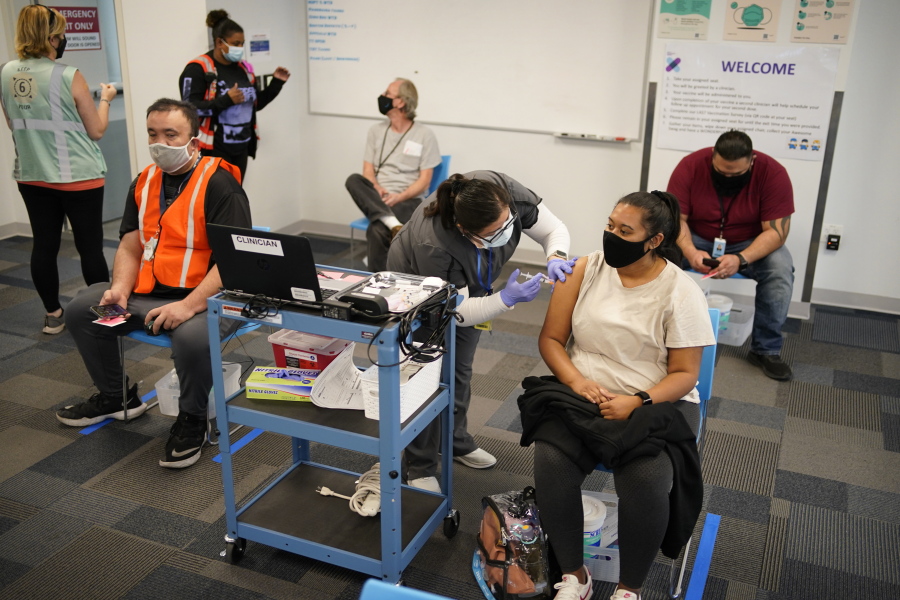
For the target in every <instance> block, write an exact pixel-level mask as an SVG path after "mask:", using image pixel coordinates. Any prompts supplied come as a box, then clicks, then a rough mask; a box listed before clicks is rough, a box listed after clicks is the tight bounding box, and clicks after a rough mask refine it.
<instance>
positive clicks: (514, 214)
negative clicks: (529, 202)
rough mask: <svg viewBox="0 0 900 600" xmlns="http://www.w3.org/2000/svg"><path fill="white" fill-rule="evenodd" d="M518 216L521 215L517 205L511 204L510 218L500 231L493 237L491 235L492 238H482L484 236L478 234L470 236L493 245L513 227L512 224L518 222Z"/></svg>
mask: <svg viewBox="0 0 900 600" xmlns="http://www.w3.org/2000/svg"><path fill="white" fill-rule="evenodd" d="M517 216H519V213H518V211H516V204H515V202H511V203H510V205H509V218H508V220H507V222H506V224H505V225H504V226H503V227H501V228H500V229H498V230H497V231H495V232H494V233H493V235H491V236H490V237H482V236H480V235H478V234H477V233H472V234H470V235H471V236H472V237H476V238H478V239H479V240H481V241H482V242H487V243H488V244H491V243H493V241H494V240H497V239H500V236H502V235H503V233H504V232H505V231H506V230H507V229H509V228H510V227H512V224H513V223H515V222H516V217H517Z"/></svg>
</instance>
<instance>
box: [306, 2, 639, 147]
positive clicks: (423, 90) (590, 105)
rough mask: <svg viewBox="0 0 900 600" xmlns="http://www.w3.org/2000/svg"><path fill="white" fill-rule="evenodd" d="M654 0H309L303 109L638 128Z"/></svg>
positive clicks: (441, 120) (596, 129)
mask: <svg viewBox="0 0 900 600" xmlns="http://www.w3.org/2000/svg"><path fill="white" fill-rule="evenodd" d="M652 6H653V1H652V0H440V1H439V0H377V1H372V0H308V1H307V41H308V58H309V102H310V111H311V112H313V113H316V114H326V115H344V116H356V117H378V116H379V114H378V110H377V103H376V98H377V96H378V95H379V94H381V93H382V92H383V91H384V90H385V88H387V86H388V84H389V83H390V82H391V81H393V80H394V79H395V78H397V77H405V78H407V79H410V80H412V82H413V83H415V85H416V88H417V89H418V92H419V108H418V110H417V113H418V115H417V119H418V120H421V121H426V122H429V123H437V124H445V125H459V126H468V127H484V128H490V129H508V130H516V131H533V132H541V133H570V134H572V133H575V134H594V135H598V136H607V137H625V138H629V139H636V138H638V137H639V134H640V125H641V113H642V110H641V109H642V106H643V98H644V90H643V82H644V79H645V78H644V71H645V68H646V57H647V48H648V45H649V44H648V41H649V32H650V26H651V23H650V13H651V8H652Z"/></svg>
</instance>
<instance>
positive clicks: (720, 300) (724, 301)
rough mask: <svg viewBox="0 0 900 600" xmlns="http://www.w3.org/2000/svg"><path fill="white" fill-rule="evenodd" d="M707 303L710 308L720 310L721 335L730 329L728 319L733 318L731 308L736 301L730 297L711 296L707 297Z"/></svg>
mask: <svg viewBox="0 0 900 600" xmlns="http://www.w3.org/2000/svg"><path fill="white" fill-rule="evenodd" d="M706 303H707V304H709V307H710V308H718V309H719V335H722V333H723V332H724V331H725V330H726V329H728V319H729V317H731V307H732V306H733V305H734V301H733V300H732V299H731V298H729V297H728V296H723V295H721V294H710V295H709V296H707V297H706Z"/></svg>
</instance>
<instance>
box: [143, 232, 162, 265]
mask: <svg viewBox="0 0 900 600" xmlns="http://www.w3.org/2000/svg"><path fill="white" fill-rule="evenodd" d="M158 243H159V238H158V237H156V236H154V237H152V238H150V239H149V240H147V243H146V244H144V260H145V261H147V262H150V261H151V260H153V257H154V256H155V255H156V245H157V244H158Z"/></svg>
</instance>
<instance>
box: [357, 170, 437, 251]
mask: <svg viewBox="0 0 900 600" xmlns="http://www.w3.org/2000/svg"><path fill="white" fill-rule="evenodd" d="M449 176H450V155H449V154H444V155H442V156H441V164H439V165H438V166H436V167H435V168H434V173H432V174H431V183H430V184H429V185H428V193H427V194H426V196H430V195H431V194H433V193H434V191H435V190H436V189H437V188H438V186H439V185H441V184H442V183H444V181H445V180H446V179H447V178H448V177H449ZM368 228H369V220H368V219H367V218H365V217H360V218H358V219H356V220H355V221H352V222H351V223H350V254H353V242H354V239H353V238H354V236H353V232H354V231H356V230H359V231H365V230H367V229H368Z"/></svg>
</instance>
